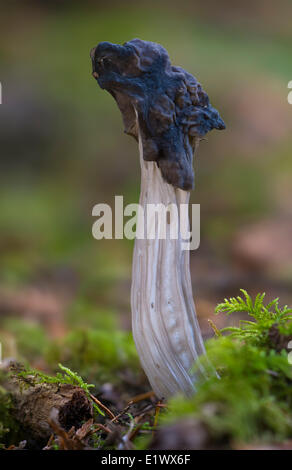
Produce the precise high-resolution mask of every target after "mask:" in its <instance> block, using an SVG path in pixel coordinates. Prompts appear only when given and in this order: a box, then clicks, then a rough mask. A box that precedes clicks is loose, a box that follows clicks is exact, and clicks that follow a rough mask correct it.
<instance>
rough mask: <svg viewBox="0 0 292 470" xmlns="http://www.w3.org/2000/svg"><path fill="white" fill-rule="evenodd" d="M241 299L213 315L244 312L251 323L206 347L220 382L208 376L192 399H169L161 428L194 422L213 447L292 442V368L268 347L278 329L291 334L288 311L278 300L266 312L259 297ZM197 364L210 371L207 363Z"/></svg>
mask: <svg viewBox="0 0 292 470" xmlns="http://www.w3.org/2000/svg"><path fill="white" fill-rule="evenodd" d="M243 294H244V298H241V297H237V298H236V299H235V298H232V299H229V300H227V299H225V302H224V303H222V304H220V305H219V306H218V307H217V309H216V310H217V312H219V311H225V312H226V313H228V314H230V313H232V312H235V311H245V312H248V313H249V315H251V316H252V317H253V318H254V320H255V321H254V322H250V323H241V326H239V327H238V328H236V329H234V328H225V329H224V330H221V332H222V331H223V332H227V333H230V336H222V334H221V333H220V334H219V336H217V338H214V339H211V340H209V341H207V343H206V348H207V355H208V358H209V360H210V361H211V363H212V365H213V366H214V367H215V369H216V370H217V372H218V374H219V375H220V379H219V378H217V377H216V376H215V375H214V374H210V379H209V380H208V381H200V382H199V383H198V384H197V393H196V394H195V395H194V397H192V398H191V399H189V400H186V399H185V398H183V397H177V398H174V399H172V400H171V401H170V403H169V407H170V408H169V412H168V413H166V414H165V415H164V417H163V418H162V422H163V423H169V422H173V421H176V420H178V419H181V418H182V417H190V416H193V417H194V419H196V420H199V421H200V422H202V423H204V424H205V425H206V426H207V428H208V430H209V433H210V436H211V437H212V439H213V440H214V441H215V442H216V441H217V442H218V440H222V438H223V439H225V440H226V442H229V443H231V442H232V441H234V440H235V441H239V442H240V441H245V442H248V441H273V440H284V439H288V438H291V437H292V387H291V384H292V367H291V364H289V361H288V353H287V351H286V350H285V349H284V348H282V349H281V351H280V352H277V351H276V350H275V349H274V348H273V347H272V344H271V342H270V339H269V332H270V330H271V327H273V325H275V324H276V325H277V326H278V325H280V326H279V331H280V332H281V334H283V335H284V334H286V333H287V334H291V323H290V318H291V316H290V315H289V314H290V312H291V309H288V307H284V308H283V309H280V308H279V305H278V299H275V300H274V301H273V302H271V303H269V304H267V305H266V306H265V305H264V302H263V300H264V295H263V294H261V295H258V296H257V297H256V299H255V301H254V302H253V301H252V299H251V298H250V297H249V295H248V294H247V293H246V292H245V291H243ZM217 335H218V331H217ZM287 338H288V336H287ZM201 360H202V362H203V363H204V364H205V366H206V367H207V368H208V367H210V366H208V363H207V360H206V358H202V359H201ZM210 372H211V371H210Z"/></svg>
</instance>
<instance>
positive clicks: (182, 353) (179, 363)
mask: <svg viewBox="0 0 292 470" xmlns="http://www.w3.org/2000/svg"><path fill="white" fill-rule="evenodd" d="M139 151H140V162H141V194H140V205H141V206H142V207H143V209H144V215H146V213H147V210H146V209H147V204H159V203H160V204H164V205H165V206H168V205H169V204H175V205H176V206H177V207H178V209H179V205H180V204H188V202H189V192H186V191H183V190H181V189H176V188H174V187H173V186H172V185H169V184H167V183H166V182H165V181H164V180H163V178H162V176H161V172H160V170H159V168H158V166H157V164H156V162H146V161H144V159H143V148H142V144H141V141H140V142H139ZM178 212H179V210H178ZM139 224H144V230H145V239H138V238H136V241H135V248H134V255H133V271H132V289H131V307H132V324H133V336H134V340H135V344H136V347H137V350H138V354H139V356H140V360H141V364H142V367H143V369H144V371H145V373H146V375H147V377H148V379H149V382H150V384H151V386H152V388H153V390H154V392H155V394H156V395H157V396H158V397H159V398H162V397H163V398H169V397H170V396H172V395H174V394H177V393H183V394H185V395H187V396H190V395H192V394H193V393H194V391H195V382H196V375H195V374H194V372H193V371H191V369H192V368H193V366H194V363H195V362H196V361H197V359H198V357H199V355H201V354H204V353H205V348H204V343H203V339H202V336H201V332H200V328H199V324H198V321H197V317H196V312H195V305H194V301H193V294H192V284H191V277H190V268H189V254H190V252H189V250H183V249H182V242H183V240H182V238H181V236H179V237H178V239H171V237H170V236H169V230H170V229H169V226H168V228H167V230H168V232H167V237H166V239H159V238H158V237H156V238H155V239H147V237H146V233H147V217H144V219H143V220H142V219H138V224H137V226H139ZM200 370H201V372H202V373H203V374H204V373H205V371H204V370H203V368H202V366H201V369H200Z"/></svg>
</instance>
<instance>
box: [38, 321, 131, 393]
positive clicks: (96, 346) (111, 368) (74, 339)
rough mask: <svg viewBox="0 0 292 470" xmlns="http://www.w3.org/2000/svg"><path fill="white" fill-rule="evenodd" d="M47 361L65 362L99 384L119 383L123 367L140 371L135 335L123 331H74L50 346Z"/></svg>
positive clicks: (51, 362)
mask: <svg viewBox="0 0 292 470" xmlns="http://www.w3.org/2000/svg"><path fill="white" fill-rule="evenodd" d="M47 360H48V362H49V363H50V364H51V365H52V366H53V365H54V364H56V363H58V362H61V363H63V364H64V363H66V365H68V366H69V367H70V368H71V369H74V370H78V371H79V373H80V374H81V375H83V376H84V377H89V379H90V381H93V382H94V383H95V384H96V385H100V384H102V383H104V382H106V381H110V382H111V383H118V382H120V380H121V379H120V376H119V375H120V374H121V373H122V372H123V370H124V371H125V370H128V371H132V372H133V373H138V371H139V370H140V368H139V365H138V364H139V361H138V356H137V352H136V348H135V345H134V341H133V338H132V335H131V333H129V332H124V331H112V330H109V331H107V330H85V329H78V330H75V331H73V332H72V333H70V334H69V335H68V336H66V337H65V338H64V339H63V340H62V341H61V342H60V341H59V342H55V343H53V344H52V345H51V348H50V351H49V353H48V355H47Z"/></svg>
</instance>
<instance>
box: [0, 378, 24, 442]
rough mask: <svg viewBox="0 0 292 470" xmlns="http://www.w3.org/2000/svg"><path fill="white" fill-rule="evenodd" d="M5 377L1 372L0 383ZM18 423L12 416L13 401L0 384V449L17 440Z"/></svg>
mask: <svg viewBox="0 0 292 470" xmlns="http://www.w3.org/2000/svg"><path fill="white" fill-rule="evenodd" d="M4 379H5V375H4V374H3V373H2V372H1V374H0V383H1V382H2V381H3V380H4ZM18 428H19V425H18V423H17V422H16V420H15V419H14V418H13V403H12V400H11V397H10V394H9V393H8V392H7V391H6V390H5V389H4V388H3V387H2V385H0V449H3V448H5V447H7V446H9V445H10V444H12V443H14V442H17V440H18V437H19V436H18V435H19V429H18Z"/></svg>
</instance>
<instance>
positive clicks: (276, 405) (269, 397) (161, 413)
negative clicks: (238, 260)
mask: <svg viewBox="0 0 292 470" xmlns="http://www.w3.org/2000/svg"><path fill="white" fill-rule="evenodd" d="M242 294H243V295H242V297H237V298H232V299H229V300H227V299H225V301H224V303H222V304H219V305H218V307H217V309H216V310H217V313H218V312H223V311H224V312H225V313H227V314H232V313H234V312H236V311H240V310H241V311H245V312H246V313H247V314H248V315H250V316H251V317H252V320H251V321H248V322H247V321H245V322H241V323H240V324H239V326H238V327H232V328H224V329H222V330H221V331H220V330H218V329H217V328H215V327H214V329H215V333H216V334H215V336H214V338H212V339H210V340H208V341H207V342H206V348H207V355H208V361H207V360H206V358H202V359H201V361H202V362H203V363H204V365H205V367H206V369H207V371H208V374H209V378H208V380H204V381H203V380H202V381H200V382H198V383H197V384H196V393H195V394H194V396H193V397H192V398H191V399H185V398H183V397H180V396H178V397H175V398H173V399H172V400H170V401H169V403H167V404H163V403H158V402H157V400H155V398H153V397H151V398H150V397H149V398H148V397H147V396H146V397H144V399H143V396H142V397H141V399H140V398H139V397H138V399H134V401H135V402H136V403H132V404H130V405H129V406H128V407H127V403H128V402H129V401H130V399H131V395H132V398H133V395H135V394H137V393H139V392H140V393H142V392H147V391H149V387H148V386H147V382H146V381H145V379H143V376H142V374H141V371H140V370H139V362H138V358H137V355H136V352H135V348H134V344H133V341H132V339H131V336H130V335H128V334H126V333H125V334H123V333H122V332H120V331H111V330H103V331H101V330H93V331H91V332H89V331H87V332H86V331H79V330H76V331H75V332H72V333H70V335H69V336H67V337H65V339H64V340H62V341H61V342H60V341H59V342H56V341H55V342H51V341H49V340H47V344H46V345H45V346H46V348H45V349H46V354H45V356H44V358H43V359H44V360H45V361H46V362H45V363H46V365H47V370H50V371H51V375H47V374H45V373H44V372H41V371H40V372H39V373H38V374H37V375H36V377H37V379H36V380H37V381H39V382H46V381H48V382H52V381H53V382H59V383H72V384H75V385H79V386H81V387H82V388H84V389H86V391H87V392H88V393H91V394H92V395H93V396H94V395H95V396H97V397H98V398H99V399H100V400H101V401H102V402H103V403H104V404H106V406H107V407H108V408H109V409H110V410H111V411H112V413H113V414H114V415H115V416H117V415H118V414H119V413H121V412H122V415H121V416H120V418H119V419H118V420H117V421H116V423H115V424H113V423H110V420H109V417H108V416H106V414H105V413H104V412H101V413H100V410H99V408H98V407H96V411H97V413H96V416H95V421H94V423H93V424H92V426H93V428H94V425H96V426H97V427H96V428H95V431H94V432H92V434H91V437H90V439H89V445H90V446H93V447H94V448H117V446H118V445H119V440H116V441H113V442H110V441H109V439H108V435H107V433H106V432H105V429H110V430H112V428H111V426H114V427H116V428H117V429H118V433H119V434H120V436H121V437H124V438H125V436H126V438H127V439H128V440H129V444H128V445H129V446H131V447H134V448H151V446H152V443H153V442H154V443H155V439H156V440H157V439H159V436H161V433H163V432H167V429H168V428H169V427H170V426H173V425H175V423H183V422H184V421H185V420H187V422H188V423H189V422H190V420H193V422H194V423H197V424H199V425H200V426H203V427H204V429H205V430H206V431H207V441H208V444H207V443H206V442H205V441H204V442H202V445H203V447H205V446H206V447H208V446H212V447H213V448H222V447H224V448H226V447H227V448H233V447H234V446H237V447H238V446H240V445H243V444H247V443H255V445H258V444H259V443H269V444H271V443H279V442H283V441H286V440H289V439H292V365H291V361H290V360H289V342H290V341H291V339H292V326H291V325H292V324H291V309H289V308H288V307H284V308H280V307H279V301H278V299H275V300H274V301H273V302H270V303H268V304H265V303H264V295H258V296H257V297H256V299H255V300H254V301H253V300H252V299H251V298H250V296H249V295H248V294H247V293H246V292H245V291H242ZM221 315H222V313H221ZM275 332H277V334H275ZM39 338H40V341H41V351H44V349H43V348H44V342H43V338H42V337H41V336H39ZM28 343H29V341H28ZM279 345H281V347H279ZM20 347H21V350H22V351H21V352H22V354H24V353H28V357H29V356H30V352H31V351H30V350H29V348H28V345H27V344H25V343H23V339H22V341H20ZM35 347H36V344H35V343H33V348H35ZM56 359H57V360H58V361H59V360H62V361H64V363H65V364H66V368H64V367H63V366H62V365H61V366H59V367H61V369H62V371H61V372H60V370H59V372H57V373H56V374H54V370H56V362H55V361H56ZM210 363H211V364H212V366H210ZM27 364H28V362H27ZM68 367H70V368H73V369H74V370H77V371H78V374H76V373H73V372H71V370H70V369H68ZM214 369H216V372H217V374H214ZM32 373H35V372H31V370H29V369H28V370H27V371H26V372H23V373H22V374H23V375H24V376H25V375H26V374H30V375H31V374H32ZM80 375H81V376H82V378H81V377H80ZM218 376H219V377H218ZM87 382H93V383H92V384H90V385H88V384H87ZM80 384H81V385H80ZM106 384H107V385H106ZM91 387H93V388H92V389H91ZM89 389H90V390H89ZM107 389H108V390H110V391H111V393H107V391H106V390H107ZM165 405H166V406H165ZM10 406H11V403H10V401H9V395H8V394H7V393H5V390H4V389H1V395H0V413H1V422H2V424H1V428H0V431H1V441H2V446H3V445H6V446H7V445H11V444H15V445H16V444H17V442H16V441H13V439H15V436H16V434H15V433H13V422H12V421H11V416H10V412H9V409H10ZM123 408H125V409H124V412H123ZM100 424H101V425H102V426H104V427H102V426H101V427H99V425H100ZM9 429H10V432H9ZM156 433H158V434H157V436H158V437H157V436H156ZM22 438H25V436H22ZM180 439H181V436H180ZM108 442H110V444H108ZM57 443H58V440H57V435H56V436H55V440H54V441H52V442H51V443H50V446H51V448H53V447H52V446H53V445H54V446H55V447H56V446H57V447H58V444H57ZM155 445H156V446H157V445H159V442H158V444H157V442H156V444H155ZM177 445H179V444H177ZM108 446H109V447H108Z"/></svg>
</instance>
